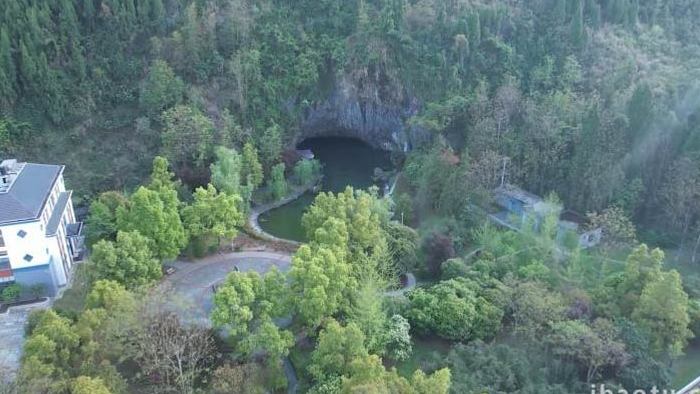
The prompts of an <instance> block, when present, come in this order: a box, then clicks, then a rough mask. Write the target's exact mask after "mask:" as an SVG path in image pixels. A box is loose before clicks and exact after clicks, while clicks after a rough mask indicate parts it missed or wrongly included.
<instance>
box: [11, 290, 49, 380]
mask: <svg viewBox="0 0 700 394" xmlns="http://www.w3.org/2000/svg"><path fill="white" fill-rule="evenodd" d="M49 304H50V301H49V302H45V303H41V304H38V305H26V306H21V307H13V308H10V310H9V311H7V312H6V313H2V314H0V369H2V372H3V374H5V375H7V376H1V375H0V379H3V378H8V379H14V377H15V374H16V372H17V370H19V365H20V359H21V358H22V347H23V346H24V325H25V323H26V322H27V317H28V316H29V314H30V313H31V312H32V310H34V309H43V308H46V307H48V306H49ZM0 384H2V381H1V380H0Z"/></svg>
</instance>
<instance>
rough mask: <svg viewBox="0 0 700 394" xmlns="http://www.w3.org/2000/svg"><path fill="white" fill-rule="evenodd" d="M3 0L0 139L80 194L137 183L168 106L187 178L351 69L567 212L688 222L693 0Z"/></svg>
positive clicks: (297, 113)
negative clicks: (65, 173)
mask: <svg viewBox="0 0 700 394" xmlns="http://www.w3.org/2000/svg"><path fill="white" fill-rule="evenodd" d="M2 10H3V12H2V13H1V14H0V18H1V19H0V26H1V28H0V97H1V99H0V106H1V107H0V108H2V114H3V118H2V128H0V152H5V153H8V152H9V153H10V154H13V155H19V156H21V157H24V158H28V159H35V160H43V161H57V162H66V163H68V164H69V166H70V167H71V168H72V169H73V171H72V172H71V179H70V181H71V182H72V183H73V187H75V188H76V189H78V190H79V191H80V192H81V194H82V195H85V196H88V195H91V194H93V193H95V192H97V191H99V190H104V189H107V188H122V187H128V186H133V185H135V184H137V183H138V181H139V180H140V179H142V178H143V177H144V176H145V175H146V174H147V169H148V163H149V162H150V160H151V158H152V157H153V155H154V154H156V153H157V152H161V151H164V150H168V149H169V147H168V144H167V142H166V141H165V139H166V136H167V135H168V133H167V132H168V127H174V125H173V122H168V119H174V118H177V119H182V120H183V121H184V119H186V120H187V121H188V122H192V123H193V124H197V125H199V126H201V127H200V132H201V133H204V136H203V137H204V138H200V143H199V144H197V146H196V148H195V146H189V147H188V149H190V150H197V152H179V153H178V154H189V155H190V156H192V157H194V156H197V158H198V159H199V160H198V162H199V164H200V165H196V164H195V165H191V164H188V165H189V166H190V167H194V168H188V169H187V170H188V173H189V175H188V177H189V178H190V180H191V181H192V182H194V183H197V182H198V180H199V182H201V179H203V178H204V177H205V175H203V174H202V172H203V171H205V168H206V165H205V164H206V163H208V162H210V161H211V159H212V157H213V148H212V146H213V145H214V144H215V143H218V142H226V143H233V144H239V145H240V144H241V142H242V141H243V140H244V139H245V136H246V135H252V136H253V138H254V139H255V141H256V143H257V144H258V145H264V144H266V143H267V141H270V140H272V141H273V144H274V141H276V140H277V134H281V137H282V140H283V141H291V140H292V138H293V136H294V135H295V134H297V133H299V124H300V118H301V117H303V116H304V113H305V112H306V111H308V108H309V107H310V106H313V105H314V103H318V102H322V101H323V100H324V98H325V97H327V96H328V94H329V92H330V91H332V90H333V89H336V88H338V87H339V86H342V87H344V88H345V87H347V85H348V84H349V85H351V86H353V87H354V89H356V90H357V95H358V97H359V100H360V102H363V103H369V104H371V103H380V104H382V105H386V106H389V107H391V106H397V107H401V108H404V107H406V106H413V107H415V108H416V110H415V111H413V112H412V113H411V114H409V115H416V116H412V117H411V118H410V119H409V117H408V116H407V117H406V119H404V120H405V121H406V122H408V123H410V125H411V127H412V128H413V129H416V128H419V129H420V130H428V131H429V132H430V133H431V134H433V135H437V134H442V135H445V136H447V137H448V140H449V141H450V143H451V145H452V146H453V147H454V148H455V149H458V150H462V149H464V150H468V151H469V154H470V157H471V160H473V161H474V162H475V163H477V165H485V166H487V167H492V166H493V163H491V162H493V161H499V160H500V158H502V157H508V158H509V159H510V162H511V165H510V166H509V170H510V176H511V178H512V181H513V182H518V183H520V184H522V185H524V186H525V187H527V188H529V189H530V190H532V191H534V192H537V193H541V194H544V193H547V192H550V191H556V192H557V193H558V194H559V196H560V197H561V198H562V199H563V200H564V201H565V202H566V204H567V205H568V206H571V207H574V208H576V209H578V210H580V211H583V212H586V211H594V210H601V209H603V208H605V207H607V206H608V205H610V204H613V203H614V204H617V205H619V206H622V207H623V208H624V209H625V210H626V211H627V212H628V213H630V214H632V215H633V216H634V217H635V218H637V219H638V220H640V221H642V222H651V221H653V220H661V222H662V223H663V224H664V226H665V228H666V229H672V230H673V231H674V232H676V233H682V234H686V233H688V232H691V231H692V227H693V225H695V224H697V223H696V222H697V213H696V214H694V215H692V220H690V218H688V217H684V215H683V213H682V212H681V211H684V210H685V207H686V206H688V205H689V203H690V201H688V200H689V199H691V198H692V196H695V194H694V193H697V187H698V186H697V184H698V182H700V181H698V177H700V175H698V168H697V167H698V165H697V162H698V161H697V160H698V158H697V156H698V150H699V149H700V136H699V133H698V122H697V121H696V119H697V116H698V114H697V108H698V102H699V99H698V97H699V95H698V90H697V89H698V88H697V86H696V85H694V83H695V82H696V81H697V80H698V73H699V70H700V62H699V61H698V58H699V55H698V42H699V41H700V40H699V38H700V33H699V32H698V30H699V29H698V28H697V23H696V21H697V20H698V18H699V17H700V5H698V3H697V2H695V1H692V0H673V1H671V0H598V1H596V0H538V1H531V2H516V1H495V2H494V1H466V0H464V1H457V0H455V1H427V0H426V1H408V0H386V1H384V0H383V1H342V2H339V1H331V0H327V1H294V2H285V1H271V0H266V1H245V0H231V1H214V0H211V1H204V0H202V1H185V0H181V1H176V0H147V1H133V0H104V1H97V0H93V1H90V0H62V1H59V2H48V1H30V0H3V2H2ZM166 110H170V116H169V117H168V116H164V114H163V112H164V111H166ZM174 132H176V133H177V132H178V131H174ZM179 132H184V131H182V130H181V131H179ZM200 137H202V136H200ZM416 145H417V144H416ZM171 148H172V147H171ZM273 150H274V149H273ZM174 155H175V153H174V152H170V154H169V155H168V156H170V157H171V158H174V157H173V156H174ZM98 159H100V160H98ZM182 171H185V170H184V169H180V170H178V171H177V172H178V174H179V175H183V173H182ZM691 185H692V186H691ZM689 188H695V189H694V190H689ZM686 216H687V215H686Z"/></svg>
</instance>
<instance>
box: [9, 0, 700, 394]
mask: <svg viewBox="0 0 700 394" xmlns="http://www.w3.org/2000/svg"><path fill="white" fill-rule="evenodd" d="M697 21H700V2H698V1H695V0H532V1H517V0H492V1H488V0H347V1H339V0H316V1H308V0H296V1H283V0H60V1H45V0H0V156H2V157H6V156H7V157H17V158H19V159H21V160H26V161H37V162H47V163H64V164H66V166H67V170H66V171H67V175H66V181H67V182H68V184H69V185H68V186H69V187H70V188H72V189H74V190H75V191H76V193H75V195H74V198H75V200H76V201H75V202H76V204H78V205H80V206H83V207H85V208H86V209H87V208H88V207H89V216H88V218H87V224H88V239H87V241H88V244H89V246H90V248H91V257H90V262H88V263H86V264H84V265H83V266H81V267H80V271H79V273H77V274H76V279H75V280H76V281H77V282H78V285H77V286H75V289H74V292H73V294H70V296H71V297H75V298H78V299H80V302H79V303H78V306H74V305H71V306H68V305H66V304H68V302H65V303H64V304H61V301H60V300H59V301H58V302H57V304H56V307H55V308H54V309H52V310H48V311H46V312H41V313H37V314H36V315H33V316H32V318H30V321H29V324H28V328H27V336H28V340H27V342H26V344H25V352H24V356H23V359H22V367H21V369H20V371H19V373H18V379H17V381H16V386H13V387H14V388H11V390H14V389H16V390H19V392H27V393H54V392H57V393H110V392H111V393H121V392H214V393H235V392H241V393H253V392H280V391H281V390H284V389H285V388H286V387H287V384H288V382H287V378H286V377H285V373H284V362H285V360H288V359H289V360H291V362H292V363H293V364H294V368H295V369H296V371H297V375H298V377H299V380H300V382H299V389H300V390H303V391H309V392H314V393H336V392H344V393H365V392H367V393H375V392H376V393H395V392H399V393H404V392H405V393H447V392H454V393H483V392H489V393H491V392H494V393H495V392H499V393H501V392H503V393H510V392H517V393H573V392H582V393H583V392H590V388H591V385H592V384H606V385H608V387H609V388H627V389H644V390H648V389H650V388H652V387H654V386H657V387H659V388H667V387H669V385H671V378H672V370H673V367H674V363H675V362H676V360H677V359H678V357H680V356H681V355H682V354H683V353H684V351H685V350H686V348H687V347H688V344H689V343H691V339H692V338H693V336H694V335H698V334H700V290H698V286H699V285H700V275H698V274H697V272H698V268H697V267H698V265H697V264H699V263H700V84H699V83H698V81H700V27H699V26H698V23H697ZM339 95H341V96H343V97H345V99H346V100H347V103H349V104H348V106H347V108H344V107H339V106H338V105H337V100H336V98H337V97H338V96H339ZM334 100H335V101H334ZM341 104H342V103H341ZM355 104H356V105H355ZM321 111H327V112H333V111H335V112H339V113H340V112H342V114H341V115H337V116H336V118H337V117H339V116H344V117H346V118H348V117H349V118H353V119H359V120H358V121H357V122H359V123H360V124H361V125H362V126H363V127H366V130H370V131H372V130H376V129H377V128H378V127H380V126H381V125H382V124H385V123H384V122H386V124H395V123H396V122H397V121H398V122H399V123H400V124H401V126H400V127H398V128H397V129H396V130H389V131H388V134H387V135H389V137H387V136H386V135H383V136H381V137H380V136H378V135H372V133H369V132H366V131H363V133H364V134H363V135H364V136H365V137H367V136H368V135H369V136H368V137H367V138H365V139H368V141H367V142H369V143H373V144H375V145H381V147H383V148H388V149H392V150H393V151H394V155H393V156H394V161H395V162H396V164H397V168H399V169H400V171H399V175H398V182H397V186H396V192H395V193H394V194H393V195H392V196H391V197H387V198H382V196H381V195H379V194H378V193H377V191H376V190H368V191H360V190H352V189H350V188H349V189H348V190H346V191H345V192H342V193H337V194H333V193H321V194H319V195H318V196H317V197H316V200H315V202H314V204H313V205H312V206H311V207H310V208H309V209H308V211H307V213H306V214H305V215H304V218H303V221H302V223H303V227H304V230H305V231H306V234H307V239H308V242H306V243H305V244H304V245H302V246H300V247H299V248H298V250H296V251H295V253H294V255H293V257H292V260H291V268H290V271H289V272H288V273H281V272H278V271H276V270H273V271H270V272H267V273H266V274H264V275H260V274H254V273H247V272H235V273H231V274H230V275H229V276H228V277H227V279H226V281H225V282H224V283H223V284H222V285H221V286H220V288H219V289H218V290H217V292H216V295H215V296H214V309H213V311H212V315H211V321H212V323H213V325H214V326H215V327H216V328H219V329H221V330H220V331H225V332H226V333H227V335H225V336H220V335H219V333H217V332H216V331H211V330H207V329H203V328H201V327H192V326H190V325H188V324H186V323H185V322H183V321H181V320H180V319H179V318H178V317H177V316H176V315H173V314H171V313H168V312H167V311H164V310H163V308H162V305H161V304H162V302H161V301H162V297H164V296H163V295H162V294H160V293H159V292H158V291H156V290H154V287H153V286H152V284H153V283H154V282H155V281H156V280H158V279H159V278H160V277H161V276H162V272H161V268H160V265H161V263H162V262H163V261H169V260H172V259H175V258H177V257H178V256H183V255H186V256H188V257H192V258H194V257H201V256H204V255H206V254H208V253H212V252H215V251H216V250H217V248H218V247H220V246H221V245H222V244H225V242H222V240H229V239H231V238H233V237H234V236H236V235H238V234H240V233H242V232H244V230H247V229H246V228H245V224H244V223H245V217H246V216H247V214H248V212H249V211H250V209H251V208H250V207H251V204H252V205H255V204H256V203H258V202H260V201H267V199H273V200H279V199H280V198H282V197H284V196H285V195H286V194H287V193H288V192H289V190H291V189H294V188H295V187H303V186H304V185H308V184H311V182H313V180H314V179H316V178H317V177H318V176H319V174H320V172H322V169H321V168H320V166H319V165H318V163H316V162H313V161H309V162H304V161H299V162H296V160H295V159H290V158H289V156H290V155H289V150H290V149H291V150H293V149H294V147H295V144H296V143H297V142H299V141H300V140H301V139H303V138H304V137H305V136H308V135H310V134H311V133H312V132H311V131H309V130H308V127H307V126H308V125H309V124H312V123H310V119H316V118H317V117H318V116H320V115H319V113H321ZM331 118H332V117H331ZM389 118H391V119H389ZM341 123H342V122H340V123H338V124H337V125H334V124H331V125H330V126H329V127H337V128H339V129H343V128H344V127H347V126H345V124H341ZM350 123H352V122H350ZM377 125H379V126H377ZM341 131H342V132H347V133H349V135H351V136H357V135H358V134H357V133H355V134H353V132H352V131H349V130H341ZM368 133H369V134H368ZM375 134H376V133H375ZM373 138H377V139H379V140H381V141H382V142H381V143H376V142H375V141H369V140H372V139H373ZM386 141H388V142H386ZM385 142H386V143H385ZM504 180H507V182H509V183H511V184H516V185H519V186H520V187H522V188H523V189H526V190H528V191H530V192H532V193H535V194H538V195H541V196H548V197H547V201H548V202H552V203H553V204H554V203H556V204H559V205H560V206H564V207H566V208H567V209H571V210H575V211H577V212H580V213H582V214H583V215H585V216H586V218H587V223H588V226H590V227H591V228H596V227H600V228H602V231H603V234H604V236H603V242H602V244H601V245H599V246H598V247H596V248H594V249H592V250H581V249H579V248H577V247H576V246H572V245H564V246H562V245H561V243H560V242H559V240H557V234H556V221H557V220H558V217H556V218H555V217H554V216H558V214H559V211H557V212H556V215H554V216H552V215H549V216H548V217H546V218H544V220H543V221H542V223H540V224H539V225H537V226H534V227H538V229H537V231H535V230H533V229H525V230H524V231H519V232H518V231H507V230H502V229H500V228H496V227H494V226H492V225H489V224H486V219H485V215H484V213H483V209H488V208H487V207H489V206H491V205H492V203H493V201H492V193H491V192H492V190H493V189H494V188H495V187H497V186H498V185H499V184H501V183H502V182H503V181H504ZM0 209H1V207H0ZM673 268H675V269H673ZM676 269H677V270H676ZM408 272H413V273H416V274H417V275H418V277H419V282H420V286H418V287H417V288H416V289H414V290H412V291H409V292H407V293H406V295H405V297H404V296H401V297H383V296H382V295H383V293H384V291H386V290H387V289H389V288H392V287H395V285H396V283H395V282H397V279H396V278H397V277H398V275H399V274H405V273H408ZM679 272H681V273H682V275H681V273H679ZM288 316H292V317H293V318H292V323H291V325H289V326H283V325H281V324H279V320H280V319H284V318H286V317H288ZM162 337H165V338H162ZM158 338H160V339H162V342H158V341H157V339H158ZM188 344H189V346H188ZM159 347H160V348H163V349H167V350H165V351H163V352H157V351H155V350H154V349H156V348H159ZM433 350H435V351H433ZM168 352H171V353H168ZM175 359H176V360H177V361H178V362H179V363H180V365H179V368H178V366H176V365H173V362H172V361H173V360H175ZM183 364H184V365H185V367H183V366H182V365H183ZM135 371H139V372H135ZM8 387H9V386H8ZM676 388H677V387H676ZM0 392H2V389H0Z"/></svg>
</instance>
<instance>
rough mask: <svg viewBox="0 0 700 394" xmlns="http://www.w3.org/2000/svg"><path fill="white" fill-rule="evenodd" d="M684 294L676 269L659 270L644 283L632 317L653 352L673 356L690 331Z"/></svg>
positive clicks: (677, 354) (677, 352)
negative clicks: (648, 338) (642, 330)
mask: <svg viewBox="0 0 700 394" xmlns="http://www.w3.org/2000/svg"><path fill="white" fill-rule="evenodd" d="M688 302H689V301H688V295H687V294H686V293H685V291H684V290H683V285H682V283H681V276H680V275H679V274H678V272H677V271H675V270H672V271H669V272H663V273H661V274H660V275H658V276H656V277H655V278H653V279H652V280H651V281H650V282H649V283H647V284H646V286H644V290H643V291H642V294H641V296H640V298H639V303H638V304H637V307H636V308H635V310H634V311H633V312H632V319H633V320H634V321H635V322H636V323H637V324H638V325H639V326H640V327H641V328H642V329H644V330H646V331H647V332H648V333H649V335H650V339H651V349H652V351H653V352H654V353H656V354H667V355H668V356H670V357H677V356H679V355H681V354H682V352H683V349H684V348H685V345H686V344H687V342H688V339H690V338H692V336H693V334H692V332H691V331H690V330H689V329H688V325H689V324H690V317H689V315H688Z"/></svg>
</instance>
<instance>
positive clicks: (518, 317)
mask: <svg viewBox="0 0 700 394" xmlns="http://www.w3.org/2000/svg"><path fill="white" fill-rule="evenodd" d="M505 284H506V286H508V287H510V288H511V290H510V291H511V293H510V294H509V297H508V298H509V299H510V305H509V309H510V313H511V314H512V319H513V328H514V331H515V332H516V333H518V334H520V335H523V337H524V338H526V339H528V340H531V341H538V340H539V338H541V337H542V335H544V334H545V333H546V332H548V330H549V326H550V325H551V324H554V323H556V322H558V321H562V320H564V313H565V305H564V300H563V299H562V296H561V294H560V293H558V292H552V291H550V290H548V289H547V288H546V287H544V285H542V284H540V283H537V282H521V283H515V284H509V283H505Z"/></svg>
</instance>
